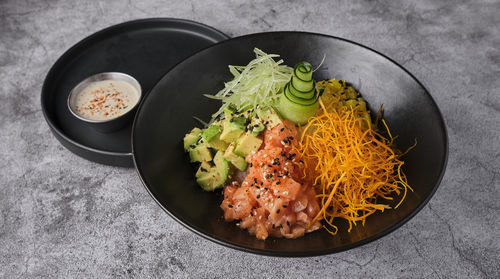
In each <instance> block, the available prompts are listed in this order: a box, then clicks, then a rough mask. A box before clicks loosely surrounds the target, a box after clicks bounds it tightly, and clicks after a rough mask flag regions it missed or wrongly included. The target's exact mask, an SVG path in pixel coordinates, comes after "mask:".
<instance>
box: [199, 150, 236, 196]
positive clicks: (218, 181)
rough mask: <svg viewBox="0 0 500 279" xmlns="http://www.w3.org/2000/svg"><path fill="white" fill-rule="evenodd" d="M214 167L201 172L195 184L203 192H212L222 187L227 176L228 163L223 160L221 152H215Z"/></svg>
mask: <svg viewBox="0 0 500 279" xmlns="http://www.w3.org/2000/svg"><path fill="white" fill-rule="evenodd" d="M214 163H215V167H211V168H210V169H209V170H208V171H207V172H203V173H201V174H200V176H199V177H198V178H197V179H196V182H197V183H198V184H199V185H200V186H201V188H202V189H203V190H205V191H213V190H215V189H217V188H221V187H222V186H224V183H225V182H226V180H227V178H228V175H229V162H228V161H227V160H226V159H224V157H223V153H222V151H217V153H216V154H215V157H214Z"/></svg>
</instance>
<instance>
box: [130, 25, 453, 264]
mask: <svg viewBox="0 0 500 279" xmlns="http://www.w3.org/2000/svg"><path fill="white" fill-rule="evenodd" d="M273 34H274V35H279V34H299V35H312V36H320V37H325V38H329V39H334V40H340V41H344V42H347V43H350V44H353V45H356V46H359V47H361V48H364V49H367V50H369V51H371V52H374V53H375V54H377V55H380V56H381V57H383V58H385V59H387V60H389V61H390V62H392V63H393V64H394V65H396V66H398V67H399V68H400V69H401V70H403V71H404V72H405V73H406V74H408V75H409V76H410V77H411V78H412V79H413V80H415V81H416V82H417V84H418V85H419V86H421V87H422V89H424V94H426V95H427V97H428V98H429V99H430V101H431V103H432V105H434V106H435V108H436V111H437V114H438V117H439V123H440V125H441V127H442V133H443V135H444V137H443V138H444V158H443V159H444V160H443V163H442V165H441V166H440V171H439V176H438V178H437V180H436V182H435V184H434V187H433V188H432V190H431V192H430V193H429V195H428V196H427V197H426V198H425V199H424V200H423V201H422V202H421V203H420V204H419V205H418V206H417V207H416V208H415V210H413V211H412V212H410V213H409V214H408V215H407V216H405V217H404V218H403V219H401V220H399V221H398V222H396V223H395V224H394V225H392V226H391V227H389V228H388V229H386V230H384V231H381V232H379V233H377V234H375V235H373V236H371V237H368V238H365V239H362V240H360V241H357V242H354V243H351V244H348V245H344V246H339V247H335V248H326V249H322V250H314V251H301V252H286V251H273V250H266V249H261V248H250V247H244V246H241V245H239V244H237V243H233V242H229V241H226V240H223V239H219V238H217V237H214V236H212V235H209V234H205V233H203V232H201V231H198V230H197V229H196V228H195V227H194V226H191V225H190V224H188V223H187V222H186V221H185V220H183V218H182V216H176V215H175V214H173V213H172V212H170V211H169V210H168V209H167V208H166V207H165V206H164V205H163V204H161V203H160V202H159V200H158V199H156V197H155V196H154V194H153V193H152V192H151V190H150V189H149V186H148V184H147V183H146V181H145V179H144V176H143V175H142V173H141V170H140V168H139V165H138V162H137V157H136V156H137V155H136V149H135V140H134V137H135V134H136V133H135V131H136V125H137V122H138V116H139V114H140V112H141V111H142V108H143V104H144V102H145V100H146V99H147V98H148V97H149V96H150V94H149V93H150V92H151V91H152V90H153V89H155V88H156V86H157V85H158V83H159V82H160V81H161V80H163V78H164V77H165V76H166V75H168V74H169V73H170V72H171V71H172V70H173V69H175V68H176V67H177V66H179V65H180V64H181V63H184V62H185V61H187V60H189V59H192V58H193V57H195V56H198V55H199V54H200V53H202V52H204V51H205V50H207V49H209V48H212V47H217V46H218V45H220V44H223V43H227V42H228V41H236V40H241V39H245V38H251V37H256V36H261V35H273ZM131 146H132V158H133V162H134V168H135V170H136V172H137V174H138V176H139V179H140V180H141V182H142V184H143V186H144V188H146V191H147V192H148V193H149V195H150V196H151V197H152V198H153V200H154V201H155V202H156V203H157V204H158V205H159V206H160V208H162V209H163V211H165V212H166V213H167V214H168V215H169V216H170V217H171V218H172V219H174V220H175V221H177V222H178V223H180V224H181V225H183V226H184V227H185V228H187V229H188V230H190V231H192V232H194V233H195V234H196V235H199V236H201V237H203V238H205V239H207V240H210V241H212V242H215V243H217V244H220V245H222V246H225V247H228V248H232V249H235V250H239V251H243V252H248V253H252V254H258V255H263V256H273V257H296V258H297V257H313V256H322V255H328V254H334V253H339V252H343V251H346V250H350V249H353V248H356V247H359V246H362V245H365V244H367V243H370V242H373V241H375V240H377V239H380V238H382V237H383V236H386V235H388V234H390V233H392V232H394V231H395V230H396V229H398V228H400V227H401V226H403V225H404V224H406V223H407V222H408V221H409V220H411V219H412V218H413V217H415V215H417V213H419V212H420V211H421V210H422V209H423V208H424V207H425V206H426V205H427V203H428V202H429V201H430V199H431V198H432V197H433V196H434V194H435V193H436V191H437V189H438V188H439V186H440V184H441V181H442V179H443V176H444V174H445V172H446V166H447V164H448V153H449V139H448V132H447V128H446V123H445V121H444V118H443V114H442V113H441V110H440V109H439V106H438V105H437V103H436V101H435V100H434V98H433V97H432V95H431V94H430V93H429V90H427V88H426V87H425V86H424V85H423V84H422V83H421V82H420V81H419V80H418V79H417V78H416V77H415V76H414V75H413V74H412V73H411V72H409V71H408V70H407V69H406V68H404V67H403V66H402V65H401V64H399V63H398V62H396V61H394V60H393V59H392V58H390V57H388V56H386V55H385V54H383V53H381V52H379V51H377V50H375V49H373V48H370V47H368V46H365V45H363V44H360V43H357V42H355V41H352V40H349V39H345V38H341V37H337V36H333V35H327V34H321V33H314V32H306V31H271V32H258V33H251V34H246V35H242V36H238V37H233V38H230V39H228V40H224V41H221V42H218V43H216V44H213V45H210V46H208V47H206V48H204V49H201V50H199V51H198V52H196V53H194V54H192V55H191V56H189V57H188V58H186V59H184V60H182V61H180V62H179V63H177V64H176V65H174V66H173V67H172V68H170V70H169V71H168V72H166V73H165V74H164V75H163V76H162V77H161V78H160V79H159V80H158V82H157V84H155V85H154V86H153V87H151V89H150V90H149V91H148V92H147V94H145V97H144V98H142V100H141V102H140V104H139V107H138V109H137V112H136V114H135V117H134V121H133V124H132V135H131Z"/></svg>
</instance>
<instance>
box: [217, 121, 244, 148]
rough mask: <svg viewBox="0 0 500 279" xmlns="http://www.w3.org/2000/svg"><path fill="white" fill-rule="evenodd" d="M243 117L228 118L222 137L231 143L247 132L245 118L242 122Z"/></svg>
mask: <svg viewBox="0 0 500 279" xmlns="http://www.w3.org/2000/svg"><path fill="white" fill-rule="evenodd" d="M242 118H243V119H244V117H235V118H226V120H224V129H223V131H222V134H221V135H220V139H221V140H223V141H225V142H229V143H231V142H234V141H236V140H237V139H238V138H239V137H240V136H241V134H243V132H245V124H244V121H245V120H243V124H241V122H242V121H241V119H242ZM235 120H237V121H235Z"/></svg>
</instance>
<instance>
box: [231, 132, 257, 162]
mask: <svg viewBox="0 0 500 279" xmlns="http://www.w3.org/2000/svg"><path fill="white" fill-rule="evenodd" d="M261 144H262V140H261V139H259V138H258V137H255V136H254V135H252V133H251V132H246V133H245V134H243V135H242V136H241V137H240V138H239V139H238V140H237V141H236V148H234V153H236V154H237V155H240V156H242V157H246V156H247V155H248V154H250V153H252V151H257V150H258V149H259V147H260V145H261Z"/></svg>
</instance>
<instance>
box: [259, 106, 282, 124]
mask: <svg viewBox="0 0 500 279" xmlns="http://www.w3.org/2000/svg"><path fill="white" fill-rule="evenodd" d="M257 115H258V116H259V117H260V118H261V119H262V120H263V121H264V124H265V125H266V127H267V128H268V129H272V128H274V127H275V126H277V125H278V124H280V123H281V122H282V121H281V118H280V117H279V115H278V114H277V113H276V111H274V109H272V108H269V109H266V110H259V111H258V112H257Z"/></svg>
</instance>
